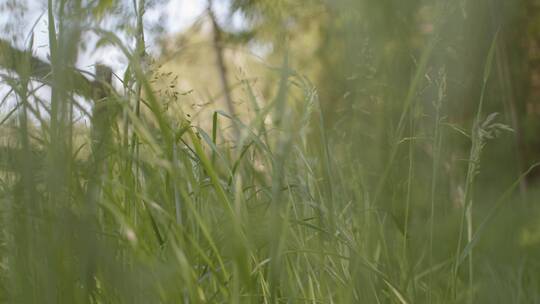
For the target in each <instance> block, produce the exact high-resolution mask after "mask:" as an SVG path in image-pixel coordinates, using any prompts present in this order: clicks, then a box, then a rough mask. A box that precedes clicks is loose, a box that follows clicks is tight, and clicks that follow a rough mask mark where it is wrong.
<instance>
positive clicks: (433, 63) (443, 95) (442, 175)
mask: <svg viewBox="0 0 540 304" xmlns="http://www.w3.org/2000/svg"><path fill="white" fill-rule="evenodd" d="M141 3H144V2H143V1H141ZM52 5H53V4H52V1H49V10H48V17H47V19H48V24H49V42H48V45H49V48H50V57H49V58H48V60H47V62H45V61H39V62H38V61H36V59H35V58H34V57H32V52H28V51H17V50H16V49H14V48H13V47H10V46H9V44H8V43H7V42H6V43H4V44H2V45H1V49H0V65H1V66H2V67H3V68H4V69H5V70H9V73H6V74H4V75H2V84H1V86H2V88H6V92H8V94H7V95H6V98H4V102H3V106H2V113H3V115H2V125H1V132H2V134H3V136H2V140H1V142H2V145H3V146H2V147H1V148H0V149H1V151H0V161H1V165H2V171H1V174H0V181H1V183H0V186H1V187H0V231H1V234H0V256H1V261H0V301H1V302H3V303H145V304H146V303H401V304H406V303H410V304H412V303H505V304H506V303H540V260H539V257H540V255H539V253H540V251H539V249H540V222H539V220H538V218H539V217H538V215H539V214H540V213H539V211H540V210H538V206H537V204H535V201H536V198H537V197H538V193H537V192H538V191H537V190H536V189H535V188H534V186H529V188H528V189H527V190H526V192H524V191H523V189H522V191H520V187H522V186H523V184H522V183H523V178H524V176H525V173H526V172H527V170H532V169H533V168H534V167H535V166H534V165H533V167H531V168H530V169H529V168H520V167H519V165H518V164H517V163H516V161H515V160H514V159H513V158H512V157H513V156H512V155H513V154H512V151H513V149H514V148H513V143H514V139H515V132H514V130H513V129H512V128H511V127H509V126H508V125H507V123H506V119H505V114H506V113H503V114H502V115H499V116H497V115H496V114H492V112H490V110H489V109H490V108H491V105H490V102H492V100H493V99H494V97H493V92H492V91H490V90H491V88H492V87H493V86H494V80H493V78H494V76H493V75H494V74H496V73H495V69H496V68H497V63H498V57H497V47H496V45H497V41H498V40H497V39H498V38H497V36H493V37H490V38H489V45H488V47H487V48H486V50H485V51H486V52H485V53H484V56H483V59H482V63H481V69H482V77H481V81H480V82H479V85H478V86H477V87H476V90H475V92H474V95H475V96H477V97H476V98H475V100H474V105H473V106H472V108H473V109H474V110H473V111H471V113H472V114H471V115H470V117H471V118H470V120H469V121H463V123H461V124H460V123H458V122H456V121H453V120H452V119H450V118H449V115H450V113H449V111H450V110H449V108H451V106H452V105H451V104H450V105H449V103H451V102H453V101H452V100H451V99H450V98H448V97H447V96H448V94H447V93H448V92H447V90H448V89H447V88H448V86H449V84H448V82H449V81H451V80H449V79H448V77H447V71H446V69H445V68H441V67H440V66H441V65H440V64H438V63H437V60H436V57H437V55H438V54H439V53H438V52H439V51H440V48H441V44H442V45H444V42H442V43H441V41H440V40H439V39H435V38H434V39H432V40H430V41H428V43H426V45H425V47H423V48H421V52H419V54H418V56H417V57H416V60H415V65H414V69H413V71H412V73H411V74H410V75H407V76H406V77H405V79H406V84H404V83H391V82H389V81H391V80H392V79H393V78H384V79H377V81H381V82H384V81H387V82H388V83H385V86H388V87H393V86H396V87H397V86H404V88H405V89H404V90H403V91H402V93H403V94H401V95H400V94H398V95H399V97H397V100H399V102H395V99H392V98H394V97H392V94H391V93H389V90H390V89H385V88H384V87H379V86H378V84H377V86H376V88H375V89H373V90H372V91H371V92H377V94H378V95H377V96H374V97H373V99H370V101H369V105H370V106H369V108H361V109H358V110H357V112H355V114H354V115H353V116H352V117H351V116H350V115H349V116H347V115H344V118H343V119H341V120H339V119H338V120H337V122H336V120H334V119H332V120H330V118H328V116H327V115H326V112H325V111H324V110H323V109H324V108H325V107H328V105H329V104H330V105H332V102H334V101H333V100H324V99H322V98H321V95H320V94H319V88H318V87H317V85H315V84H314V83H313V82H312V80H311V79H309V77H307V76H305V75H304V73H303V71H302V70H299V69H297V68H296V67H295V66H293V65H292V64H291V62H295V60H296V59H295V58H294V55H295V54H294V53H293V54H291V55H290V56H291V58H289V55H287V54H286V52H284V53H283V54H282V55H281V56H279V60H278V61H277V62H278V64H276V65H275V66H272V67H271V68H269V69H268V70H269V72H268V73H270V74H272V75H273V78H272V79H277V80H276V81H272V82H270V83H266V84H265V85H267V86H268V87H270V91H271V92H272V93H271V94H269V96H268V98H266V99H265V100H261V98H260V97H259V95H258V94H255V93H254V92H255V90H256V88H255V87H254V86H256V85H257V84H253V83H252V82H251V81H248V80H244V79H242V80H241V81H240V82H239V86H238V88H237V89H236V90H241V91H242V92H243V93H242V94H243V95H242V96H245V98H246V100H245V103H244V106H245V107H247V108H249V113H251V114H250V115H245V116H244V115H239V116H234V115H232V114H231V111H230V108H226V107H224V108H223V110H217V111H212V112H205V113H203V114H199V115H202V116H201V117H199V120H205V121H206V123H205V124H204V126H202V125H200V124H195V123H192V121H191V118H190V116H188V115H186V114H185V113H184V112H183V111H182V108H181V107H180V106H176V105H177V104H180V103H181V102H182V98H184V97H183V96H182V94H181V92H176V91H175V90H174V88H172V89H171V90H170V91H168V92H163V91H159V90H158V89H157V87H163V78H161V77H163V75H161V74H159V73H158V72H157V70H156V69H154V68H153V65H150V66H149V65H148V64H146V63H142V62H144V61H145V60H146V59H147V58H145V57H146V56H149V55H147V54H145V53H144V51H143V50H144V49H145V42H144V39H143V20H142V11H141V10H139V12H138V14H136V16H139V18H138V21H137V22H136V24H137V26H136V27H135V29H136V33H135V36H136V37H137V39H136V40H137V42H136V45H135V46H134V47H131V46H129V45H125V44H124V43H123V42H122V39H120V38H118V37H117V36H116V35H115V33H113V32H107V31H104V30H100V29H96V28H88V29H81V28H77V27H73V26H70V22H74V20H75V19H76V18H77V17H76V15H73V16H75V17H73V16H71V17H69V16H60V17H59V16H57V15H56V14H53V11H54V10H53V9H52V8H51V7H52ZM70 18H72V19H70ZM81 31H92V32H93V33H94V34H95V35H97V36H99V37H100V38H102V39H103V41H106V42H107V43H108V44H109V45H111V46H112V47H114V48H117V49H119V50H121V51H122V52H124V55H125V57H126V58H127V59H128V62H129V66H128V68H127V69H126V72H125V73H124V75H118V76H117V75H114V76H111V74H110V73H111V71H110V70H109V69H108V68H107V67H105V66H97V67H96V73H95V74H96V75H95V78H94V76H92V77H87V75H83V74H81V72H80V71H78V70H77V69H75V68H74V67H73V66H74V62H76V58H77V53H78V52H79V49H78V45H79V42H80V39H81ZM33 48H34V46H33V45H32V43H31V39H29V40H28V44H27V50H32V49H33ZM434 58H435V59H434ZM203 73H216V72H215V71H203ZM167 76H169V75H167ZM110 77H113V78H116V77H118V79H115V81H117V82H118V83H120V84H121V85H120V86H115V87H112V86H111V81H110ZM88 79H95V80H88ZM42 83H43V84H45V85H47V86H49V87H50V88H51V89H50V95H47V96H46V97H45V98H44V97H42V94H41V95H39V94H36V90H37V89H38V88H39V87H40V86H42ZM327 85H329V86H332V85H333V84H332V83H330V84H327ZM393 92H394V91H392V93H393ZM75 95H77V97H76V96H75ZM385 98H387V99H385ZM83 99H84V100H88V101H91V103H92V105H93V106H92V107H91V110H90V111H89V110H88V109H89V107H86V106H84V105H83V103H84V102H85V101H84V100H83ZM9 100H11V101H13V100H14V101H15V103H14V104H15V106H14V107H10V108H9V109H8V107H7V106H6V104H7V101H9ZM469 106H470V107H471V105H469ZM88 112H91V113H88ZM4 114H5V115H4ZM349 114H351V113H349ZM81 115H82V116H85V117H87V119H86V121H85V120H80V119H79V117H80V116H81Z"/></svg>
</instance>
